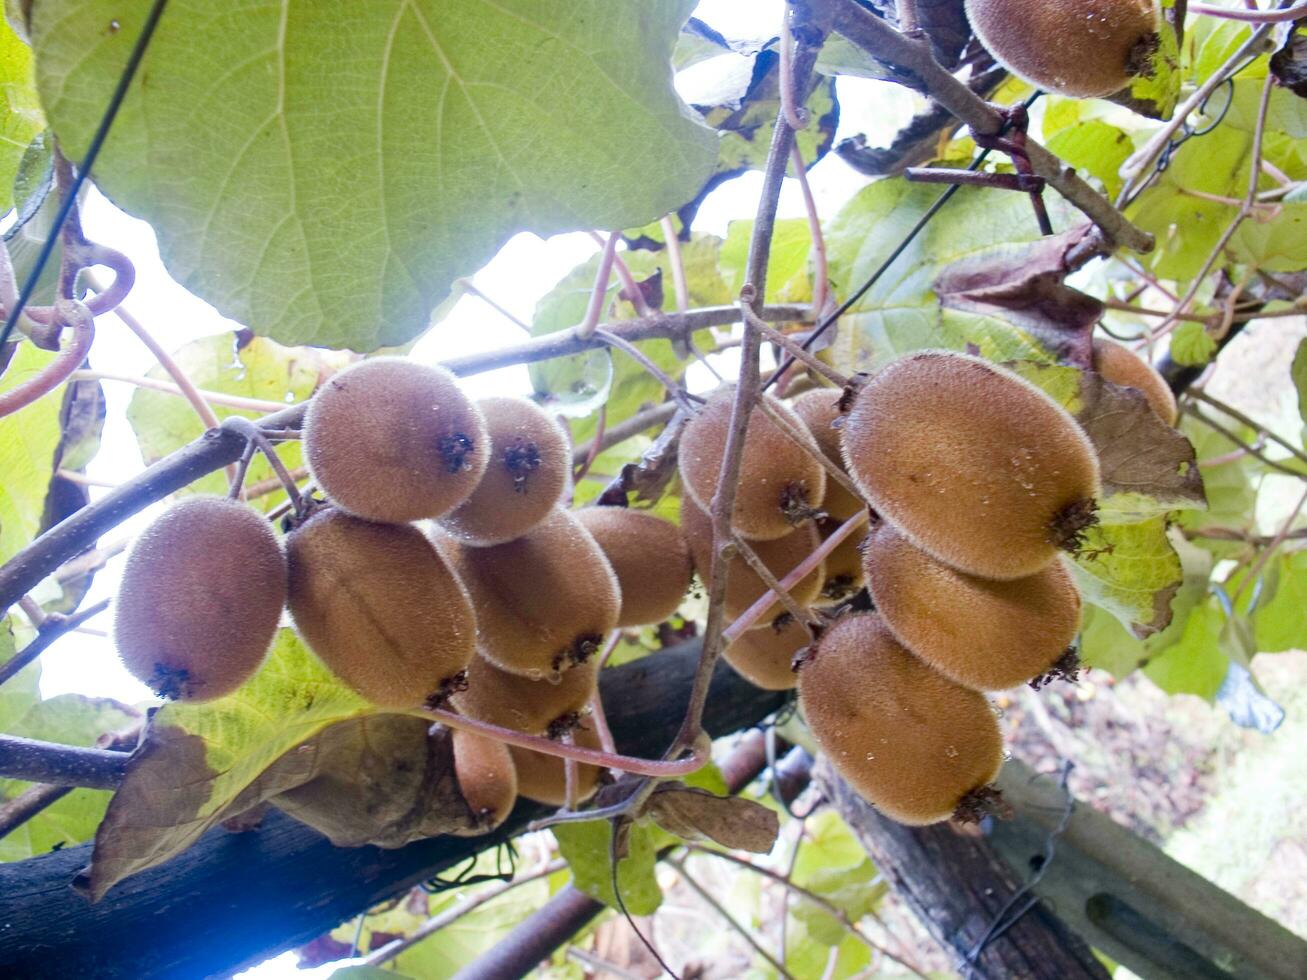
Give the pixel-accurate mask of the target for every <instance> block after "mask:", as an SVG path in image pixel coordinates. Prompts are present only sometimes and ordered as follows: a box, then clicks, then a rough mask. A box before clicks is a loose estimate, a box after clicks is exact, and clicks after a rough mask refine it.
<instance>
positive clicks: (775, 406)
mask: <svg viewBox="0 0 1307 980" xmlns="http://www.w3.org/2000/svg"><path fill="white" fill-rule="evenodd" d="M763 398H764V399H766V403H767V406H768V407H769V408H770V409H771V410H772V412H773V413H774V414H775V415H776V416H778V417H779V418H783V419H785V420H786V421H787V422H788V423H789V425H790V428H791V429H792V430H794V431H795V432H796V433H798V434H800V435H801V436H804V437H806V438H807V439H808V440H809V441H810V446H809V447H806V448H805V447H804V446H802V445H800V444H799V443H797V442H796V441H795V440H793V439H791V438H790V436H789V435H787V434H786V433H785V432H784V431H783V430H782V429H781V427H780V426H778V425H777V424H776V423H775V422H773V421H772V420H771V419H770V418H768V416H767V415H766V413H764V412H763V411H762V410H761V409H760V408H754V410H753V412H752V413H751V414H750V416H749V428H748V432H747V434H746V435H745V439H744V453H743V456H742V457H741V460H740V478H739V482H738V483H737V485H736V490H735V510H734V513H733V514H732V516H731V524H732V526H733V527H734V529H735V532H736V533H737V534H738V535H740V537H742V538H749V539H751V540H755V541H772V540H775V539H776V538H783V537H785V535H787V534H789V533H790V532H791V531H793V530H794V528H795V527H796V526H798V525H799V524H800V523H802V522H804V521H805V520H807V519H808V518H809V517H812V516H814V515H815V514H816V513H818V512H819V508H820V507H821V506H822V501H823V499H824V498H825V495H826V471H825V470H824V469H822V467H821V464H820V463H819V462H817V460H816V459H815V458H813V455H812V453H813V452H814V451H816V442H815V441H811V436H810V435H808V430H807V427H806V426H805V425H804V424H803V420H802V419H800V418H799V417H798V416H797V415H795V414H794V410H793V409H791V408H790V407H789V406H787V405H784V404H782V403H781V402H779V401H777V400H776V399H775V398H772V397H771V396H770V395H764V396H763ZM733 404H734V392H733V391H732V390H728V391H723V392H719V393H718V394H717V395H715V396H714V397H713V398H711V399H710V400H709V401H708V403H707V404H706V405H704V406H703V408H702V409H701V410H700V411H699V414H698V415H696V416H695V417H694V418H693V419H691V420H690V422H689V424H688V425H686V427H685V431H684V432H682V433H681V445H680V450H679V457H678V459H679V465H680V472H681V480H682V481H683V482H684V484H685V488H686V491H687V496H690V497H693V498H694V502H695V503H696V504H698V505H699V506H700V507H701V508H703V509H704V510H707V509H708V508H709V507H710V506H711V504H712V498H713V494H715V493H716V492H717V480H718V477H719V476H720V474H721V466H722V459H723V458H724V457H725V455H726V437H727V434H728V433H729V431H730V427H731V411H732V407H733Z"/></svg>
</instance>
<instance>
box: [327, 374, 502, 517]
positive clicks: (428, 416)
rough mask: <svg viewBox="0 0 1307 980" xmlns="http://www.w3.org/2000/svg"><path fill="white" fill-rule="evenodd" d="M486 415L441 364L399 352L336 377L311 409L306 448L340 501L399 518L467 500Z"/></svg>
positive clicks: (483, 457)
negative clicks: (419, 360) (420, 361)
mask: <svg viewBox="0 0 1307 980" xmlns="http://www.w3.org/2000/svg"><path fill="white" fill-rule="evenodd" d="M488 446H489V440H488V439H487V438H486V427H485V421H484V420H483V419H482V417H481V412H480V410H479V409H478V408H477V407H476V406H475V405H473V404H472V402H470V401H469V400H468V398H467V396H466V395H464V394H463V392H462V391H461V390H460V389H459V387H458V382H457V381H456V380H455V379H454V376H453V375H452V374H450V373H449V372H448V371H446V370H444V369H443V368H438V367H430V366H427V365H423V364H415V363H414V362H412V361H408V360H404V359H401V358H397V357H376V358H371V359H369V360H365V361H360V362H359V363H357V364H354V365H353V366H351V367H349V368H346V369H345V370H344V371H341V372H340V373H339V374H337V375H335V376H334V377H332V378H330V379H329V380H328V381H327V382H326V383H325V384H324V385H323V386H322V387H321V388H319V389H318V391H317V393H316V394H315V395H314V396H313V398H312V400H311V401H310V402H309V407H308V410H307V411H306V412H305V415H304V458H305V460H306V461H307V462H308V465H309V471H310V472H311V473H312V476H313V479H314V481H315V482H316V483H317V485H318V486H319V487H321V488H322V491H323V493H325V494H326V495H327V496H328V497H329V498H331V501H332V502H333V503H334V504H336V506H338V507H339V508H340V509H341V510H344V511H348V512H349V513H351V514H353V515H354V516H355V517H362V518H365V519H366V520H371V521H384V522H388V523H392V524H402V523H404V522H406V521H416V520H420V519H422V518H427V517H439V516H440V515H442V514H444V513H446V512H447V511H450V510H453V509H454V508H455V507H457V506H458V505H459V504H461V503H462V502H463V501H464V500H466V499H467V498H468V497H469V496H470V495H471V493H472V491H473V490H474V489H475V488H476V485H477V482H478V481H479V480H480V479H481V474H482V472H483V471H484V470H485V468H486V461H487V459H488V456H487V452H486V450H487V448H488Z"/></svg>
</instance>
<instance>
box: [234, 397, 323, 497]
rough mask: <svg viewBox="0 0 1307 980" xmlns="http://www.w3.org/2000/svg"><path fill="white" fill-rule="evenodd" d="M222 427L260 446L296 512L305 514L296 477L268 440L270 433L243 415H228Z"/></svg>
mask: <svg viewBox="0 0 1307 980" xmlns="http://www.w3.org/2000/svg"><path fill="white" fill-rule="evenodd" d="M221 428H224V429H227V430H229V431H232V432H238V433H240V434H241V435H242V436H244V437H245V438H246V439H247V440H248V441H249V442H251V443H254V444H255V445H257V446H258V447H259V451H260V452H262V453H263V455H264V457H265V458H266V459H267V460H268V463H269V465H271V466H272V471H273V473H275V474H276V475H277V479H279V480H280V481H281V485H282V487H283V488H284V489H285V490H286V496H287V497H289V498H290V504H291V506H292V507H294V508H295V513H296V514H303V513H304V498H303V497H302V496H301V495H300V489H299V487H298V486H297V485H296V483H295V479H294V477H292V476H291V475H290V470H288V469H286V464H285V463H284V462H282V459H281V457H280V456H278V455H277V450H276V449H274V448H273V446H272V443H271V442H269V441H268V433H267V432H265V431H264V430H263V429H261V428H259V426H258V425H257V424H256V423H254V422H251V421H250V420H249V419H247V418H245V417H244V416H242V415H229V416H227V418H225V419H223V420H222V426H221Z"/></svg>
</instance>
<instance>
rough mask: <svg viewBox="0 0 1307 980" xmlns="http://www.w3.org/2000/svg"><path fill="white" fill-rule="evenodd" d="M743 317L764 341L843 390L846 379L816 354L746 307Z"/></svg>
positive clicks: (846, 382)
mask: <svg viewBox="0 0 1307 980" xmlns="http://www.w3.org/2000/svg"><path fill="white" fill-rule="evenodd" d="M744 317H745V319H746V320H747V321H749V322H750V323H751V324H752V325H753V326H754V328H755V329H757V330H758V331H759V332H760V333H761V334H762V336H763V339H764V340H766V341H768V342H769V343H772V344H775V345H776V346H777V347H779V348H781V349H782V350H784V351H785V353H787V354H789V355H790V356H791V357H792V358H794V359H795V360H796V361H799V362H801V363H802V364H803V365H804V366H805V367H808V368H811V369H812V370H813V371H815V372H816V373H817V374H819V375H821V376H822V377H823V378H825V379H826V380H827V381H829V382H830V383H831V384H833V385H835V386H836V387H837V388H843V387H844V386H845V385H847V384H848V383H849V379H848V377H846V376H845V375H843V374H841V373H840V372H839V371H836V370H835V369H834V368H833V367H831V366H830V365H829V364H827V363H826V362H825V361H823V360H822V359H821V358H819V357H818V356H817V355H816V354H813V353H812V352H811V351H809V350H807V349H805V348H804V347H803V345H802V344H800V343H798V342H797V341H795V340H794V338H793V337H788V336H786V335H785V334H783V333H781V332H780V331H779V330H777V329H776V328H775V327H773V326H770V325H769V324H766V323H763V322H762V321H761V320H759V319H758V318H757V317H756V316H754V315H753V312H752V311H751V310H749V309H748V308H747V307H745V308H744Z"/></svg>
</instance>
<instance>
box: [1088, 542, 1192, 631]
mask: <svg viewBox="0 0 1307 980" xmlns="http://www.w3.org/2000/svg"><path fill="white" fill-rule="evenodd" d="M1074 569H1075V572H1076V579H1077V581H1078V582H1079V583H1080V589H1081V591H1082V592H1083V593H1084V596H1085V599H1086V600H1087V601H1089V602H1092V603H1094V604H1095V605H1098V606H1102V607H1103V608H1104V609H1106V610H1107V611H1108V612H1110V613H1112V615H1114V616H1115V617H1116V618H1117V619H1119V620H1120V621H1121V622H1122V624H1124V625H1125V626H1127V627H1129V628H1130V629H1131V630H1133V631H1134V632H1135V633H1136V634H1137V635H1138V636H1148V635H1151V634H1152V633H1156V632H1157V631H1159V630H1162V629H1165V628H1166V626H1167V624H1168V623H1170V621H1171V599H1172V597H1173V596H1174V595H1175V592H1176V590H1177V589H1179V587H1180V581H1181V575H1182V570H1181V566H1180V558H1179V557H1178V556H1177V555H1176V552H1175V548H1174V547H1173V546H1172V544H1171V541H1170V539H1169V538H1168V537H1167V534H1166V518H1165V517H1155V518H1153V519H1151V520H1147V521H1140V522H1139V523H1136V524H1107V525H1104V524H1100V525H1096V526H1094V527H1091V528H1090V529H1089V530H1088V531H1086V532H1085V536H1084V548H1083V550H1082V551H1081V552H1080V554H1079V555H1077V556H1076V560H1075V564H1074Z"/></svg>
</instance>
